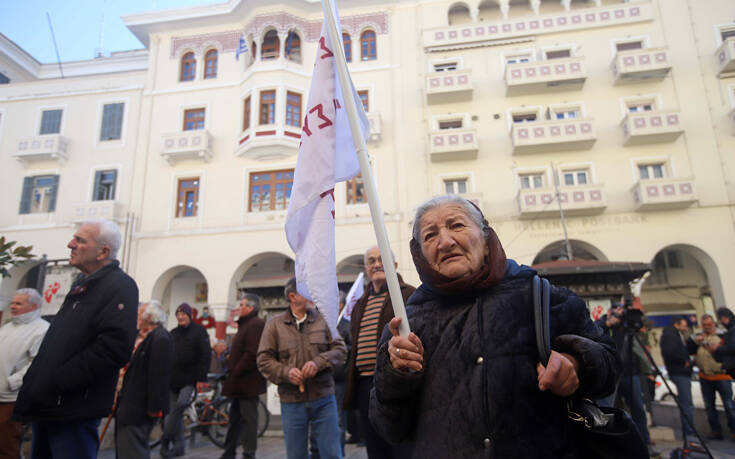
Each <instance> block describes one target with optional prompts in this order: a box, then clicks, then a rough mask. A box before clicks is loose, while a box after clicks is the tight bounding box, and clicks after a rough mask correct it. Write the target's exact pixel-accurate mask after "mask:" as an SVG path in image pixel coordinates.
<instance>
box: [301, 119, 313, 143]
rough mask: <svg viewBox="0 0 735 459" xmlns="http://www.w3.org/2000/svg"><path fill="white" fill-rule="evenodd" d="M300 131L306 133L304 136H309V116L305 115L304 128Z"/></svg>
mask: <svg viewBox="0 0 735 459" xmlns="http://www.w3.org/2000/svg"><path fill="white" fill-rule="evenodd" d="M302 129H303V131H304V132H305V133H306V136H307V137H309V136H310V135H311V129H309V115H306V116H305V117H304V127H303V128H302ZM299 146H301V145H299Z"/></svg>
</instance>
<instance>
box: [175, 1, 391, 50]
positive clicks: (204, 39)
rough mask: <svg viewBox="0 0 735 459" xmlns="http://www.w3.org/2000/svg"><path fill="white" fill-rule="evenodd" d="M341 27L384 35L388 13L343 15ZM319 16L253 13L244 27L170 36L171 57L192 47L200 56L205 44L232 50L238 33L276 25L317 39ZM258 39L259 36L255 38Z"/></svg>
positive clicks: (279, 29) (251, 33) (351, 31)
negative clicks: (240, 29)
mask: <svg viewBox="0 0 735 459" xmlns="http://www.w3.org/2000/svg"><path fill="white" fill-rule="evenodd" d="M341 20H342V30H344V31H345V32H347V33H349V34H350V35H352V36H355V37H356V36H358V35H359V34H360V33H361V32H362V31H363V30H365V29H368V28H369V29H373V30H375V33H377V34H379V35H384V34H387V33H388V30H389V26H388V24H389V20H388V14H387V13H386V12H379V13H367V14H358V15H354V16H343V17H342V19H341ZM321 28H322V20H321V19H317V20H308V19H304V18H301V17H299V16H295V15H293V14H290V13H286V12H280V13H271V14H259V15H257V16H255V17H254V18H253V19H252V20H251V21H250V22H249V23H248V24H246V25H245V27H244V28H243V31H242V32H241V31H238V30H231V31H227V32H217V33H208V34H202V35H190V36H185V37H173V38H172V39H171V51H170V57H171V58H176V59H178V58H180V57H181V56H182V55H183V53H184V52H185V51H194V54H196V55H197V56H201V55H202V54H203V53H204V51H205V50H206V49H208V48H216V49H217V51H219V52H220V53H227V52H233V51H235V50H236V49H237V45H238V42H239V40H240V35H241V33H244V35H245V36H246V37H247V38H248V41H250V40H252V39H253V38H255V37H262V36H263V34H264V33H265V32H266V31H267V30H271V29H275V30H276V31H277V32H278V33H279V34H286V33H288V32H289V31H291V30H295V31H296V32H297V33H298V34H299V35H300V36H301V38H302V39H303V40H304V41H306V42H315V41H317V40H319V33H320V32H321ZM257 41H258V42H260V40H257Z"/></svg>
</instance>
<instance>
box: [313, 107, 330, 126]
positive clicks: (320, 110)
mask: <svg viewBox="0 0 735 459" xmlns="http://www.w3.org/2000/svg"><path fill="white" fill-rule="evenodd" d="M314 112H316V116H318V117H319V119H320V120H322V121H324V122H323V123H322V124H320V125H319V126H317V127H318V128H319V129H324V128H325V127H327V126H331V125H332V120H330V119H329V118H327V117H326V116H324V107H322V104H319V105H317V106H316V107H314V108H312V109H311V110H309V113H314Z"/></svg>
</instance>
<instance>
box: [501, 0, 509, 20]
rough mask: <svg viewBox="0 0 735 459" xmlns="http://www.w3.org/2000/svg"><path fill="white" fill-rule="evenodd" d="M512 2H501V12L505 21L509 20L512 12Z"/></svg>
mask: <svg viewBox="0 0 735 459" xmlns="http://www.w3.org/2000/svg"><path fill="white" fill-rule="evenodd" d="M509 3H510V0H500V12H501V13H503V19H508V12H509V11H510V4H509Z"/></svg>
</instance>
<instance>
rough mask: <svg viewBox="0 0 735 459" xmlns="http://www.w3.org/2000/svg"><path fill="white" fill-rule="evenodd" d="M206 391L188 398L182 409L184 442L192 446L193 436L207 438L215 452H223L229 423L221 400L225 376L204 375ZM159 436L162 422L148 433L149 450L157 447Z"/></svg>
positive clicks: (160, 435) (224, 403)
mask: <svg viewBox="0 0 735 459" xmlns="http://www.w3.org/2000/svg"><path fill="white" fill-rule="evenodd" d="M208 376H209V377H210V378H209V379H210V380H214V382H213V383H210V385H209V386H210V388H211V389H210V390H207V391H202V392H197V391H194V393H193V394H192V400H191V402H190V403H189V405H188V406H187V407H186V408H185V409H184V413H183V417H184V438H186V439H188V440H189V444H190V445H192V446H193V445H194V443H196V433H197V432H200V433H202V434H203V435H205V436H207V437H208V438H209V439H210V440H211V441H212V443H214V444H215V445H216V446H217V447H219V448H224V446H225V437H226V436H227V425H228V424H229V422H230V417H229V415H228V413H229V403H228V402H229V400H228V399H226V398H225V397H223V396H222V381H223V380H224V378H225V375H214V374H212V375H208ZM162 435H163V419H161V420H160V421H159V422H157V423H156V425H155V426H154V427H153V429H152V430H151V435H150V442H149V444H150V447H151V448H154V447H156V446H158V445H159V444H160V443H161V437H162Z"/></svg>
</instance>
